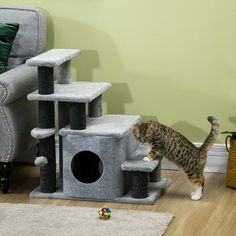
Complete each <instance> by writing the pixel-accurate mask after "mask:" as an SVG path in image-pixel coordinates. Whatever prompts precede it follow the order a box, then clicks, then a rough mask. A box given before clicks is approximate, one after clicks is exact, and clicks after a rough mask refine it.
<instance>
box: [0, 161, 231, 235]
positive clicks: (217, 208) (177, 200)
mask: <svg viewBox="0 0 236 236" xmlns="http://www.w3.org/2000/svg"><path fill="white" fill-rule="evenodd" d="M162 177H168V178H171V179H172V181H173V183H172V184H171V185H170V186H169V187H168V188H167V190H166V191H165V193H164V195H163V196H162V197H161V198H160V199H159V200H157V201H156V203H155V204H154V205H132V204H117V203H101V202H87V201H71V200H58V199H53V200H49V199H35V198H34V199H30V198H29V193H30V192H31V191H32V190H33V189H34V188H35V187H36V186H37V185H38V183H39V171H38V169H37V168H36V167H33V166H22V165H17V166H15V167H14V171H13V174H12V185H11V189H10V191H9V193H8V194H6V195H4V194H2V193H0V202H5V203H26V204H27V203H30V204H54V205H68V206H81V207H94V208H97V209H99V208H100V207H102V206H103V205H106V206H109V207H110V208H111V209H112V208H113V209H121V208H122V209H131V210H146V211H169V212H172V213H173V214H175V218H174V220H173V222H172V223H171V224H170V225H169V227H168V229H167V232H166V234H165V235H166V236H195V235H196V236H211V235H214V236H218V235H219V236H234V235H236V190H234V189H231V188H227V187H225V186H224V178H225V175H224V174H215V173H206V184H205V193H204V196H203V197H202V200H200V201H191V200H190V197H189V196H190V193H191V191H192V188H191V185H190V183H189V181H188V180H187V178H186V177H185V176H184V174H183V173H182V172H180V171H165V170H163V171H162ZM137 217H138V215H137Z"/></svg>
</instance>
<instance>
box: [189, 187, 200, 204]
mask: <svg viewBox="0 0 236 236" xmlns="http://www.w3.org/2000/svg"><path fill="white" fill-rule="evenodd" d="M201 197H202V188H198V189H196V190H195V191H194V192H192V193H191V200H193V201H197V200H200V199H201Z"/></svg>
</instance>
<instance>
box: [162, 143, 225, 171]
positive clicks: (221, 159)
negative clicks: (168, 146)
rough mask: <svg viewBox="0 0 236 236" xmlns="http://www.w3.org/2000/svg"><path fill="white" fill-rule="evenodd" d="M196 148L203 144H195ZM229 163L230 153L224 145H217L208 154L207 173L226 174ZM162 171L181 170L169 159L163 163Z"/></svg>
mask: <svg viewBox="0 0 236 236" xmlns="http://www.w3.org/2000/svg"><path fill="white" fill-rule="evenodd" d="M194 144H195V145H196V146H200V145H201V143H194ZM227 161H228V152H227V150H226V148H225V145H224V144H215V145H214V146H213V147H212V149H211V150H210V151H209V152H208V157H207V163H206V167H205V172H217V173H225V172H226V166H227ZM162 169H167V170H179V168H178V167H177V166H176V165H175V164H174V163H172V162H170V161H168V160H167V159H163V161H162Z"/></svg>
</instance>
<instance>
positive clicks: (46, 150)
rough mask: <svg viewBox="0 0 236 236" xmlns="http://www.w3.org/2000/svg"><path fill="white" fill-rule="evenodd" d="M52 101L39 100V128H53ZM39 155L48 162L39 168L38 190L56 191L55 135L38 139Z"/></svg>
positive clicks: (45, 191)
mask: <svg viewBox="0 0 236 236" xmlns="http://www.w3.org/2000/svg"><path fill="white" fill-rule="evenodd" d="M54 126H55V120H54V102H47V101H39V128H42V129H46V128H54ZM39 156H45V157H46V158H47V160H48V164H47V165H46V166H44V167H41V168H40V190H41V192H43V193H52V192H55V191H56V153H55V135H52V136H50V137H47V138H44V139H40V140H39Z"/></svg>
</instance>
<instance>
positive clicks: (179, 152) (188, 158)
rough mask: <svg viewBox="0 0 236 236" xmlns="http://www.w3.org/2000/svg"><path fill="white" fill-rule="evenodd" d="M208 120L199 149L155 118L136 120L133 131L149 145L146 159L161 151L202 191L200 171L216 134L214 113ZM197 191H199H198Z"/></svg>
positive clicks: (217, 129)
mask: <svg viewBox="0 0 236 236" xmlns="http://www.w3.org/2000/svg"><path fill="white" fill-rule="evenodd" d="M208 121H209V122H210V123H211V131H210V133H209V135H208V137H207V138H206V140H205V141H204V143H203V144H202V146H201V147H199V148H197V147H196V146H195V145H194V144H192V143H191V142H190V141H189V140H188V139H187V138H186V137H184V136H183V135H182V134H180V133H179V132H177V131H175V130H173V129H171V128H169V127H167V126H165V125H162V124H160V123H159V122H157V121H149V122H139V123H137V124H135V125H134V127H133V133H134V136H135V137H136V139H137V140H138V141H139V142H140V143H148V144H150V145H151V147H152V148H151V151H150V152H149V153H148V156H147V157H146V158H145V160H153V159H155V158H156V157H157V156H160V154H161V156H163V157H165V158H167V159H168V160H170V161H173V162H174V163H175V164H176V165H177V166H179V167H180V168H181V169H182V170H183V171H184V172H185V174H186V175H187V177H188V178H189V180H190V181H191V182H192V184H193V186H194V188H195V190H196V189H199V188H201V189H202V190H203V186H204V174H203V170H204V167H205V164H206V158H207V152H208V151H209V150H210V148H211V147H212V146H213V144H214V143H215V141H216V139H217V136H218V134H219V123H218V120H217V119H216V118H214V117H213V116H209V117H208ZM158 154H159V155H158ZM197 191H198V192H199V190H197ZM194 193H195V192H193V193H192V195H194ZM198 195H199V194H198ZM193 200H199V199H193Z"/></svg>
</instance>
